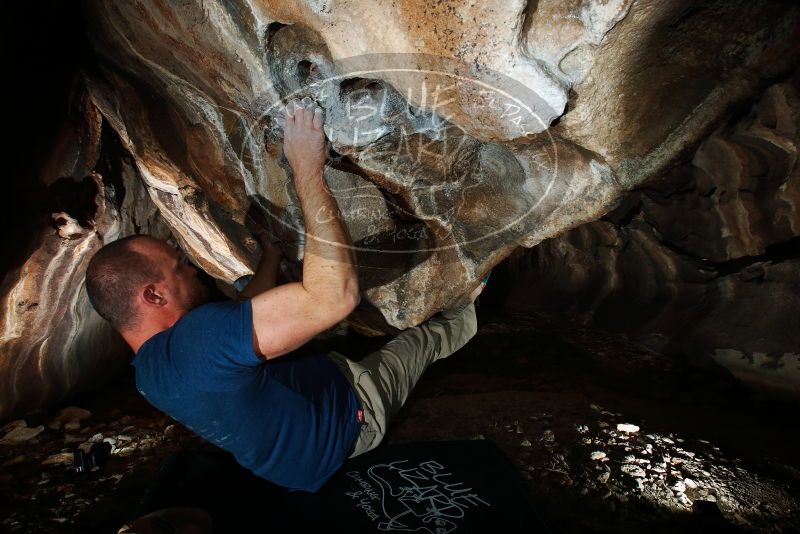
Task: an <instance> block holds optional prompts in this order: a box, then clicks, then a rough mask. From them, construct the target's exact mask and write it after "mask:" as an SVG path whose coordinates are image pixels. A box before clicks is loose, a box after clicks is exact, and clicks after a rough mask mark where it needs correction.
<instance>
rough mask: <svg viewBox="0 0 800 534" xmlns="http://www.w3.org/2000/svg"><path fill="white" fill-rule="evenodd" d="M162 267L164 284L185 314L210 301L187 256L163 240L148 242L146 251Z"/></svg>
mask: <svg viewBox="0 0 800 534" xmlns="http://www.w3.org/2000/svg"><path fill="white" fill-rule="evenodd" d="M142 252H144V253H146V254H147V255H148V256H149V257H150V258H152V259H153V260H154V261H155V262H156V263H157V264H158V265H159V266H160V267H161V273H162V275H163V277H164V281H163V284H164V285H165V286H166V288H167V290H168V291H169V293H170V297H171V298H172V300H173V301H174V303H175V305H176V306H177V307H178V308H179V309H180V310H182V311H183V312H184V313H185V312H188V311H189V310H191V309H193V308H196V307H197V306H199V305H201V304H203V303H205V302H207V301H208V297H209V295H208V290H207V288H206V287H205V285H203V283H202V282H201V281H200V279H199V278H198V276H197V269H196V268H195V267H194V266H193V265H192V264H191V263H189V260H188V258H187V257H186V254H184V253H183V252H182V251H179V250H176V249H174V248H172V247H171V246H169V245H168V244H167V243H166V242H165V241H162V240H156V239H153V240H148V242H147V244H146V246H145V247H144V250H142Z"/></svg>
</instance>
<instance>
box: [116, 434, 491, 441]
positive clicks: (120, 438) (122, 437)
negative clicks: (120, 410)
mask: <svg viewBox="0 0 800 534" xmlns="http://www.w3.org/2000/svg"><path fill="white" fill-rule="evenodd" d="M478 435H479V436H482V435H483V434H478ZM117 440H118V441H132V440H133V438H132V437H130V436H128V435H126V434H119V435H118V436H117Z"/></svg>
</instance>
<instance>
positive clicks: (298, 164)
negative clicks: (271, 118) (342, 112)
mask: <svg viewBox="0 0 800 534" xmlns="http://www.w3.org/2000/svg"><path fill="white" fill-rule="evenodd" d="M284 116H285V120H286V125H285V126H284V130H283V132H284V134H283V153H284V155H285V156H286V159H287V160H288V161H289V165H291V167H292V172H293V173H294V179H295V180H308V179H313V178H314V177H320V176H321V175H322V170H323V168H324V167H325V159H326V150H325V132H324V131H323V129H322V125H323V116H322V108H321V107H319V106H318V105H316V104H315V103H314V101H312V100H311V99H310V98H308V97H305V98H303V100H292V101H290V102H289V103H288V104H287V105H286V108H284Z"/></svg>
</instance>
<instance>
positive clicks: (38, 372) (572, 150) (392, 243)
mask: <svg viewBox="0 0 800 534" xmlns="http://www.w3.org/2000/svg"><path fill="white" fill-rule="evenodd" d="M86 11H87V12H86V20H87V30H88V34H89V36H90V39H91V43H92V47H93V49H94V51H95V54H96V58H95V59H96V64H95V62H93V63H92V64H91V65H90V66H89V67H88V68H86V69H85V72H84V85H85V87H86V91H87V94H86V95H84V96H82V97H81V98H79V99H78V101H81V102H82V104H81V105H82V108H81V109H82V110H83V113H81V114H79V117H78V118H76V119H75V121H76V122H75V123H74V124H73V125H72V126H71V127H70V129H68V130H65V133H64V136H63V138H62V141H61V142H60V143H59V144H58V145H57V149H56V150H54V154H55V155H54V156H53V157H52V158H51V161H52V162H53V163H52V164H51V165H50V166H49V167H48V170H47V171H46V172H44V173H43V175H42V176H41V177H39V178H38V180H39V181H40V182H41V183H42V184H43V185H44V187H53V191H54V194H55V192H58V191H61V192H62V193H63V194H66V195H67V196H70V197H74V196H76V195H77V197H78V198H79V200H78V201H76V202H77V203H73V204H74V205H73V204H70V205H69V206H68V209H67V208H64V209H61V208H60V207H58V206H60V204H58V203H56V204H57V205H54V209H53V210H51V214H52V215H51V214H48V216H49V217H50V219H51V220H52V221H53V225H54V226H52V227H49V228H47V229H38V230H37V234H36V236H34V238H33V239H32V241H31V243H30V244H29V246H28V249H27V250H28V253H26V254H23V256H24V260H23V261H22V263H20V264H19V265H16V266H14V267H13V268H12V270H11V271H10V272H8V273H6V274H5V278H4V281H3V286H2V292H1V293H0V295H1V296H2V299H3V303H2V304H3V306H4V309H5V310H6V313H5V314H4V315H3V319H2V325H1V326H2V327H3V332H4V334H3V337H2V339H0V371H2V373H3V380H4V381H5V382H8V383H9V384H11V385H10V386H9V387H4V388H3V391H4V394H3V400H2V405H0V417H3V416H5V415H7V414H9V413H12V412H14V411H19V410H24V409H27V408H30V407H33V406H37V405H40V404H42V403H43V402H45V401H46V400H48V399H53V398H57V397H59V396H60V395H61V394H63V393H64V392H67V391H70V390H71V389H73V388H74V387H75V386H76V385H78V384H79V383H80V382H82V381H85V382H86V383H91V382H93V379H92V378H91V373H89V372H88V369H95V368H97V366H96V365H90V364H88V363H87V362H88V361H94V360H93V359H94V358H97V359H98V360H103V361H105V360H104V359H108V358H110V356H109V355H108V354H110V353H106V351H102V352H101V351H98V350H97V349H95V348H93V349H92V350H91V351H89V352H91V353H92V354H91V355H87V349H86V347H87V346H88V345H87V343H89V342H91V343H92V347H96V346H97V345H96V344H95V341H94V340H95V339H96V336H101V337H103V336H106V337H107V336H108V333H107V331H106V330H104V327H103V326H102V325H100V323H99V321H98V319H97V317H96V316H95V315H93V314H92V313H91V312H90V310H89V308H88V305H87V303H86V299H85V296H84V294H83V291H82V288H81V287H80V280H81V278H82V273H83V269H84V268H85V264H86V261H87V260H88V257H89V256H90V254H91V253H92V252H93V251H94V250H96V249H97V248H98V247H99V246H100V245H101V244H102V242H107V241H109V240H111V239H114V238H116V237H117V236H121V235H126V234H129V233H133V232H149V233H155V234H157V235H164V236H166V235H168V234H171V235H172V236H174V239H175V241H176V242H177V243H178V244H180V246H181V247H182V248H183V249H185V250H186V252H187V253H188V255H189V256H190V257H191V258H192V260H193V261H194V262H195V263H196V264H198V265H199V266H200V267H202V268H203V269H204V270H205V271H206V272H208V273H209V274H211V275H212V276H214V277H215V278H217V279H218V280H220V281H221V282H223V283H228V284H229V283H232V282H233V281H235V280H236V279H237V278H239V277H241V276H243V275H246V274H249V273H251V272H252V269H253V267H254V265H255V261H256V259H257V258H258V255H259V251H258V247H257V244H256V242H255V241H254V240H253V239H252V237H251V230H252V229H253V227H254V226H262V227H264V226H266V227H269V228H270V230H271V231H272V232H273V233H275V234H276V235H278V236H279V237H280V238H281V239H282V240H283V242H284V249H285V250H284V251H285V252H286V254H287V257H288V261H287V262H286V265H285V266H284V267H285V273H286V274H287V276H289V277H296V276H297V275H298V273H299V266H300V261H299V260H300V258H301V257H302V243H301V242H300V236H302V219H301V216H300V212H299V210H298V207H297V202H296V198H295V194H294V191H293V187H292V180H291V175H290V171H289V169H288V168H287V167H286V165H285V164H284V163H283V162H282V159H281V157H280V139H281V130H280V126H279V125H278V124H276V122H275V121H274V117H275V113H276V110H277V106H279V105H280V103H281V101H282V99H285V98H287V97H290V96H305V95H307V96H311V97H313V98H315V99H316V100H317V101H318V102H319V103H320V104H321V105H322V106H323V108H325V111H326V115H327V121H328V122H327V127H326V131H327V134H328V137H329V138H330V139H331V141H332V149H333V152H332V156H333V160H332V165H331V167H330V168H329V169H328V171H327V173H328V174H327V178H328V181H329V183H330V184H331V186H332V188H333V189H334V192H335V194H336V196H337V199H338V200H339V204H340V206H341V208H342V212H343V216H344V219H345V223H346V224H347V226H348V228H349V230H350V232H351V235H352V237H353V241H354V244H355V246H356V247H357V251H358V260H359V264H360V267H359V276H360V282H361V287H362V289H363V293H364V295H363V296H364V298H363V300H362V302H363V305H362V307H361V308H360V309H359V310H358V311H357V312H356V313H355V314H354V315H353V316H352V319H351V323H352V324H353V325H354V326H356V327H357V328H359V329H360V330H361V331H364V332H369V333H379V332H392V331H395V330H396V329H401V328H405V327H408V326H411V325H414V324H418V323H420V322H421V321H423V320H424V319H426V318H427V317H429V316H430V315H432V314H433V313H436V312H437V311H439V310H441V309H443V308H445V307H447V306H450V305H453V304H454V303H456V302H458V301H459V300H460V299H462V298H463V295H465V294H467V293H468V292H469V291H470V290H471V289H472V288H473V287H474V286H475V285H477V283H478V280H479V279H480V278H481V276H482V275H483V274H485V272H487V271H488V270H489V269H491V268H492V267H493V266H494V265H496V264H497V263H498V262H500V261H501V260H502V259H503V258H505V257H506V256H508V255H509V254H510V253H511V252H512V251H513V250H514V249H516V248H517V247H519V246H520V245H523V246H527V247H530V246H534V245H536V244H537V243H540V242H541V241H542V240H544V239H547V238H552V237H554V236H557V235H559V234H560V233H562V232H564V231H567V230H569V229H570V228H573V227H575V226H578V225H580V224H582V223H585V222H589V221H592V220H596V219H598V218H599V217H600V216H602V215H603V214H604V213H606V212H608V211H609V210H610V209H611V208H612V207H613V206H614V205H615V203H616V202H617V201H618V200H619V199H620V197H621V196H622V195H623V194H624V193H625V192H626V191H628V190H630V189H632V188H634V187H637V186H640V185H641V184H643V183H645V182H646V181H647V180H650V179H656V178H658V177H659V176H660V175H661V174H663V172H664V171H665V170H667V169H668V168H669V166H670V165H672V164H673V163H674V162H676V161H678V160H680V158H681V157H683V156H685V155H686V154H688V153H690V151H691V150H693V148H694V147H695V146H696V144H697V143H699V142H700V141H701V140H702V139H704V138H706V137H707V136H708V135H709V134H710V133H711V132H712V131H713V129H714V128H717V127H718V126H719V125H720V124H721V122H722V121H724V120H725V119H726V117H727V116H728V115H729V114H730V112H731V111H732V110H734V109H735V108H736V106H741V105H742V104H743V103H747V102H748V101H749V100H750V99H753V98H755V97H756V96H758V95H759V94H760V93H761V92H762V91H763V89H764V88H765V87H766V86H767V85H768V84H769V83H772V82H771V80H774V79H776V78H779V77H781V76H785V75H786V74H787V73H788V72H790V71H791V70H792V69H793V68H795V67H796V65H797V64H798V50H797V49H798V42H800V40H799V39H797V27H798V20H800V15H799V12H800V8H798V6H796V5H795V4H794V3H792V2H749V1H748V2H745V1H743V0H742V1H716V2H704V3H702V4H700V3H695V2H690V1H687V0H682V1H676V2H657V1H652V0H651V1H646V0H640V1H632V0H630V1H624V0H617V1H613V0H612V1H599V0H574V1H569V2H560V1H555V0H540V1H537V2H531V1H529V2H522V1H521V0H516V1H513V2H510V3H506V4H505V5H503V6H502V7H498V6H495V5H494V4H491V3H474V2H473V3H469V2H455V1H453V2H440V3H437V4H435V5H431V4H430V3H427V2H414V1H403V2H388V1H386V2H384V1H380V2H373V3H370V4H369V5H367V6H365V5H364V4H363V3H358V2H347V1H336V2H334V1H320V0H306V1H294V2H286V1H282V2H271V1H249V2H248V1H245V0H242V1H236V2H221V1H220V2H217V1H210V0H202V1H201V0H193V1H189V2H184V3H182V4H180V5H178V4H175V3H172V2H165V1H159V0H146V1H145V0H143V1H136V0H128V1H124V2H113V3H111V2H99V1H97V2H88V3H87V10H86ZM78 94H81V95H83V93H82V92H80V91H79V92H78ZM76 132H77V133H76ZM704 146H708V143H707V144H706V145H704ZM715 150H717V151H722V152H724V151H725V150H726V149H725V148H724V147H718V148H716V149H714V148H713V147H708V148H707V154H708V156H707V157H708V158H711V159H709V160H708V161H709V162H713V158H714V157H716V156H715V154H716V153H715ZM770 157H771V156H770ZM696 161H699V160H697V158H696ZM698 165H699V166H702V164H701V163H698ZM713 166H714V164H713V163H707V164H705V168H707V169H708V168H711V167H713ZM709 172H711V171H709ZM712 174H713V172H712ZM87 176H88V177H89V178H86V177H87ZM30 179H31V180H33V179H34V178H33V177H31V178H30ZM56 184H58V185H56ZM78 192H80V194H78ZM55 196H59V195H55ZM61 196H63V195H61ZM674 202H676V203H675V204H674V205H671V206H670V207H667V208H664V209H665V210H669V209H673V207H674V209H686V210H690V209H693V208H692V207H691V206H688V205H687V206H682V205H680V202H679V201H677V200H676V201H674ZM62 204H63V202H62ZM56 208H58V209H56ZM657 210H658V208H657V207H656V206H652V210H651V211H652V212H653V215H652V216H653V217H654V218H657V217H658V216H657V215H656V211H657ZM772 230H773V231H774V232H775V234H774V235H775V236H780V235H784V234H785V233H786V229H785V228H784V227H783V226H781V225H780V224H776V225H774V228H773V229H772ZM580 231H594V230H580ZM580 231H579V232H580ZM609 231H611V232H612V233H613V229H612V230H609ZM742 239H744V240H746V238H742ZM698 246H699V245H698ZM731 246H733V245H731ZM743 246H744V244H743ZM747 246H755V245H754V244H753V243H750V242H749V241H748V244H747ZM764 246H766V245H764ZM52 273H57V274H56V275H55V276H53V275H52ZM709 287H711V286H709ZM758 294H759V295H761V293H758ZM732 298H733V297H732ZM20 303H22V304H20ZM34 303H36V304H38V308H37V307H35V306H32V305H33V304H34ZM43 303H44V304H46V306H44V305H43ZM626 317H628V313H625V314H623V316H622V317H619V318H618V321H619V322H620V323H622V322H624V321H625V319H626ZM101 332H106V333H105V334H100V333H101ZM18 377H25V379H24V380H22V379H21V378H18Z"/></svg>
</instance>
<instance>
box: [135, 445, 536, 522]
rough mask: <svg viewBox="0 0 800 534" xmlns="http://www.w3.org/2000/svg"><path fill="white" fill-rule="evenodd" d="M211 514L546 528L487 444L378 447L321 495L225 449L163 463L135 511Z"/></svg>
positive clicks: (229, 518)
mask: <svg viewBox="0 0 800 534" xmlns="http://www.w3.org/2000/svg"><path fill="white" fill-rule="evenodd" d="M169 506H197V507H200V508H203V509H205V510H207V511H208V512H209V513H210V514H211V516H212V518H213V521H214V524H215V532H233V531H235V532H268V531H271V532H284V531H289V530H290V529H291V530H292V531H294V532H315V531H319V532H323V531H333V532H348V533H374V532H415V533H420V534H424V533H431V534H445V533H450V532H453V533H456V534H460V533H486V532H527V533H537V532H549V530H548V529H547V527H546V526H545V525H544V524H543V523H542V522H541V520H540V519H539V518H538V516H537V514H536V512H535V509H534V507H533V505H532V503H531V502H530V501H529V499H528V491H527V488H526V486H525V484H524V483H523V481H522V480H521V479H520V477H519V475H518V474H517V472H516V469H515V467H514V466H513V464H512V463H511V462H510V461H509V460H508V458H506V456H505V455H504V454H503V453H502V452H501V451H500V449H499V448H498V447H497V446H496V445H495V444H494V443H492V442H491V441H484V440H475V441H446V442H426V443H407V444H402V445H392V446H382V447H379V448H378V449H376V450H374V451H371V452H369V453H367V454H364V455H362V456H360V457H358V458H355V459H353V460H349V461H348V462H347V463H345V465H344V466H343V467H342V468H341V469H340V470H339V471H338V472H337V473H336V474H335V475H334V476H333V477H332V478H331V479H330V480H329V481H328V483H327V484H325V486H323V488H322V489H320V491H318V492H317V493H314V494H311V493H306V492H297V491H286V490H284V489H282V488H279V487H278V486H275V485H273V484H270V483H268V482H266V481H264V480H262V479H260V478H258V477H256V476H254V475H252V474H251V473H250V472H249V471H247V470H245V469H243V468H242V467H240V466H239V465H238V464H237V463H236V462H235V460H234V459H233V457H232V456H231V455H229V454H227V453H223V452H219V451H212V452H200V451H186V452H182V453H179V454H177V455H175V456H173V457H172V458H170V459H169V460H168V461H167V462H165V464H164V466H163V468H162V470H161V473H160V474H159V479H158V481H157V483H156V484H155V486H153V488H151V489H150V490H149V491H148V494H147V495H146V496H145V499H144V500H143V502H142V504H141V506H140V507H139V509H138V510H137V514H139V515H141V514H144V513H148V512H151V511H153V510H156V509H159V508H165V507H169Z"/></svg>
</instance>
